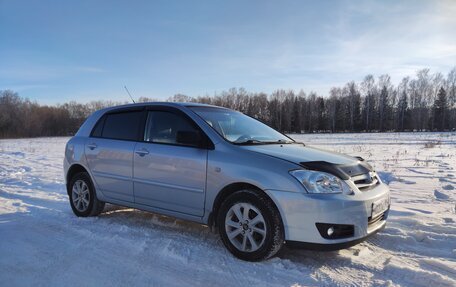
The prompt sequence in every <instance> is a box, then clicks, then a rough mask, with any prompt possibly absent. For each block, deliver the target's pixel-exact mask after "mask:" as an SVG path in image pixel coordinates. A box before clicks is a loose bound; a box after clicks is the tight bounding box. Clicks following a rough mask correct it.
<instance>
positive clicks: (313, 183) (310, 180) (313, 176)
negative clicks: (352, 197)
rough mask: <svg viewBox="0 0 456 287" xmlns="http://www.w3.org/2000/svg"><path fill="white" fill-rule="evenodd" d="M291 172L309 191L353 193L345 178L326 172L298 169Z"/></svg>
mask: <svg viewBox="0 0 456 287" xmlns="http://www.w3.org/2000/svg"><path fill="white" fill-rule="evenodd" d="M290 174H291V175H292V176H294V177H295V178H296V179H297V180H298V181H299V182H300V183H301V184H302V185H303V186H304V188H305V189H306V190H307V192H308V193H345V194H349V193H351V190H350V187H349V186H348V185H347V184H346V183H345V182H344V181H343V180H341V179H340V178H338V177H337V176H334V175H332V174H329V173H326V172H321V171H312V170H303V169H297V170H292V171H290Z"/></svg>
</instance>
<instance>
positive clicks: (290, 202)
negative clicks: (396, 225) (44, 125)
mask: <svg viewBox="0 0 456 287" xmlns="http://www.w3.org/2000/svg"><path fill="white" fill-rule="evenodd" d="M64 170H65V175H66V182H67V191H68V195H69V201H70V204H71V208H72V210H73V212H74V213H75V214H76V215H77V216H83V217H85V216H96V215H98V214H100V213H101V212H102V211H103V208H104V205H105V203H112V204H116V205H121V206H128V207H132V208H137V209H141V210H146V211H150V212H155V213H160V214H164V215H167V216H173V217H176V218H180V219H184V220H191V221H195V222H199V223H202V224H207V225H209V226H211V227H215V230H218V232H219V234H220V236H221V239H222V242H223V243H224V245H225V246H226V248H227V249H228V250H229V251H230V252H231V253H232V254H233V255H235V256H237V257H238V258H241V259H244V260H250V261H258V260H264V259H267V258H270V257H272V256H274V255H275V254H276V253H277V252H278V251H279V250H280V249H281V248H282V246H283V245H284V244H287V245H290V246H296V245H297V246H302V247H305V248H312V249H320V250H334V249H340V248H347V247H349V246H352V245H354V244H356V243H358V242H361V241H363V240H365V239H366V238H367V237H369V236H370V235H372V234H374V233H376V232H377V231H379V230H381V229H382V228H384V227H385V224H386V218H387V216H388V210H389V207H390V196H389V189H388V187H387V185H385V184H384V183H382V181H381V180H380V178H379V176H378V175H377V173H376V172H375V170H373V168H372V167H371V166H370V165H369V164H368V163H367V162H366V161H365V160H364V159H362V158H360V157H351V156H347V155H343V154H338V153H334V152H329V151H324V150H321V149H316V148H312V147H309V146H306V145H305V144H303V143H300V142H296V141H294V140H293V139H291V138H290V137H288V136H286V135H284V134H281V133H280V132H278V131H276V130H274V129H272V128H270V127H269V126H267V125H265V124H263V123H261V122H260V121H258V120H255V119H253V118H251V117H249V116H246V115H244V114H242V113H240V112H237V111H234V110H230V109H226V108H222V107H217V106H209V105H202V104H194V103H188V104H185V103H143V104H131V105H125V106H118V107H112V108H107V109H103V110H99V111H97V112H95V113H94V114H92V115H91V116H90V117H89V118H88V119H87V120H86V121H85V123H84V124H83V125H82V126H81V128H80V129H79V131H78V132H77V134H76V135H75V136H74V137H72V138H71V139H70V140H69V142H68V143H67V146H66V150H65V160H64Z"/></svg>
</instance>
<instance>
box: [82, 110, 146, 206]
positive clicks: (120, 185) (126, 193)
mask: <svg viewBox="0 0 456 287" xmlns="http://www.w3.org/2000/svg"><path fill="white" fill-rule="evenodd" d="M143 116H144V112H143V111H142V110H128V111H121V112H115V113H110V114H106V115H105V116H104V117H103V118H102V119H101V120H100V121H99V122H98V123H97V125H96V126H95V129H94V131H93V133H92V135H91V137H90V138H89V139H88V140H87V142H86V146H85V154H86V158H87V162H88V165H89V168H90V170H91V172H92V175H93V178H94V180H95V182H96V184H97V186H98V189H99V190H100V191H101V192H102V193H103V194H104V195H105V196H106V197H108V198H111V199H116V200H121V201H126V202H134V196H133V182H132V176H133V152H134V149H135V145H136V141H137V140H138V138H139V134H140V131H141V129H142V128H143V126H144V124H143V121H144V120H143Z"/></svg>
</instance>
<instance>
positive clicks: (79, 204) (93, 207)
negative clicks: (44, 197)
mask: <svg viewBox="0 0 456 287" xmlns="http://www.w3.org/2000/svg"><path fill="white" fill-rule="evenodd" d="M67 188H68V195H69V199H70V205H71V209H72V210H73V213H74V214H76V215H77V216H80V217H87V216H97V215H99V214H100V213H101V212H102V211H103V209H104V206H105V203H104V202H102V201H100V200H98V198H97V195H96V192H95V187H94V185H93V183H92V180H91V179H90V176H89V174H88V173H87V172H80V173H77V174H75V175H74V176H73V177H72V178H71V180H70V183H69V184H68V187H67Z"/></svg>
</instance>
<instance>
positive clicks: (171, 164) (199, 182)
mask: <svg viewBox="0 0 456 287" xmlns="http://www.w3.org/2000/svg"><path fill="white" fill-rule="evenodd" d="M195 131H198V132H199V131H200V130H199V128H198V127H197V126H196V124H195V123H194V122H193V121H192V120H191V119H190V118H189V117H188V116H186V115H185V114H183V112H180V111H177V110H173V109H169V110H150V111H148V115H147V120H146V127H145V132H144V139H143V142H139V143H138V144H137V145H136V148H135V154H134V191H135V202H136V203H139V204H143V205H148V206H153V207H158V208H161V209H166V210H170V211H176V212H180V213H185V214H190V215H195V216H202V215H203V214H204V199H205V188H206V162H207V153H208V150H207V149H205V148H201V147H198V146H193V145H189V144H181V143H179V142H178V140H177V137H178V136H177V135H178V133H179V132H181V134H182V132H183V133H187V134H188V133H192V132H195Z"/></svg>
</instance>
